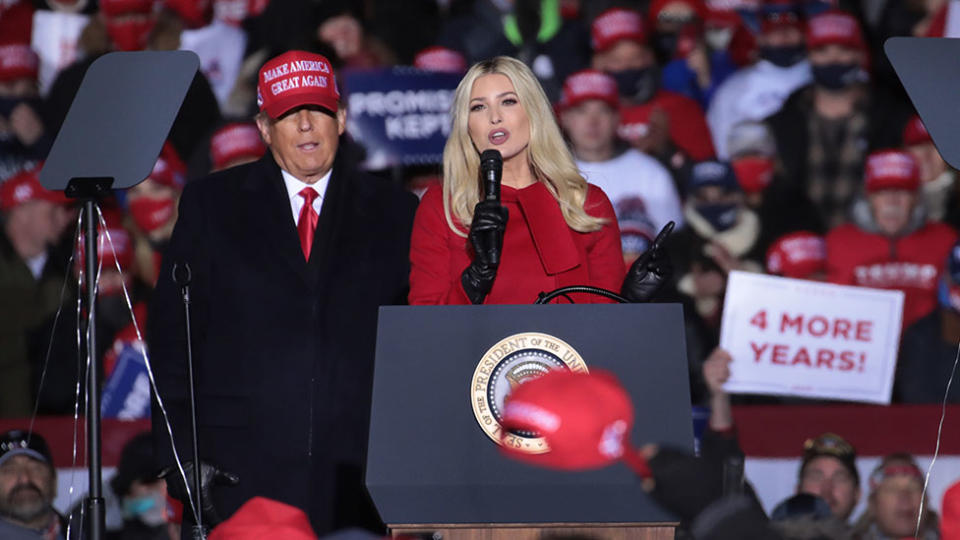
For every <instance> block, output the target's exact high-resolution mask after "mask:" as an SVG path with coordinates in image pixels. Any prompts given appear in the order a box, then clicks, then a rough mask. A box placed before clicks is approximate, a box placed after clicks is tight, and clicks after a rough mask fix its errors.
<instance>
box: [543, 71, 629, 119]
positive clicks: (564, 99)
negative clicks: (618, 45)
mask: <svg viewBox="0 0 960 540" xmlns="http://www.w3.org/2000/svg"><path fill="white" fill-rule="evenodd" d="M590 99H599V100H600V101H603V102H604V103H606V104H607V105H609V106H611V107H613V108H614V109H617V108H619V107H620V95H619V94H618V93H617V81H615V80H614V79H613V77H611V76H610V75H607V74H606V73H604V72H602V71H598V70H596V69H584V70H581V71H578V72H576V73H574V74H572V75H570V76H569V77H567V80H566V81H564V82H563V91H562V93H561V95H560V103H559V104H558V108H559V109H560V110H561V111H562V110H566V109H569V108H570V107H576V106H577V105H579V104H581V103H583V102H584V101H587V100H590Z"/></svg>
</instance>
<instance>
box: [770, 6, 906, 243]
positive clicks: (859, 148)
mask: <svg viewBox="0 0 960 540" xmlns="http://www.w3.org/2000/svg"><path fill="white" fill-rule="evenodd" d="M807 47H808V51H809V58H810V64H811V66H812V73H813V82H812V84H809V85H807V86H805V87H803V88H800V89H799V90H797V91H796V92H794V93H793V94H791V95H790V97H789V98H788V99H787V101H786V103H784V105H783V107H782V108H781V110H780V111H779V112H778V113H777V114H775V115H773V116H771V117H770V118H768V119H767V123H768V125H769V126H770V129H771V130H772V131H773V135H774V138H775V139H776V141H777V148H778V150H779V157H780V161H781V163H782V170H783V172H784V175H783V181H782V182H779V183H778V184H777V185H776V186H774V187H775V189H776V190H778V191H779V193H778V194H777V196H776V197H777V199H778V200H780V201H782V206H789V205H791V204H792V201H794V200H797V199H798V198H799V197H806V198H807V199H808V200H809V201H810V203H812V205H813V207H814V208H815V210H816V212H815V216H816V217H817V218H818V219H819V220H820V222H821V225H820V226H819V227H818V229H820V230H825V229H829V228H831V227H836V226H838V225H840V224H842V223H846V222H847V220H848V219H849V210H850V205H851V203H853V201H854V199H855V198H856V196H857V194H858V191H859V189H860V186H861V182H862V179H863V163H864V160H865V158H866V156H867V153H869V152H870V151H871V150H873V149H877V148H888V147H894V146H898V145H899V144H900V135H901V132H902V129H903V126H904V124H905V123H906V121H907V119H908V117H909V115H910V110H909V106H908V105H907V104H906V103H905V102H903V101H902V100H899V99H896V98H894V97H893V96H890V95H888V94H887V93H886V92H885V91H883V90H882V89H880V88H879V87H876V86H872V85H868V84H867V71H866V69H867V66H868V57H867V54H868V51H867V48H866V46H865V44H864V40H863V36H862V34H861V32H860V27H859V23H858V22H857V20H856V18H854V17H853V16H852V15H850V14H849V13H845V12H841V11H826V12H824V13H821V14H819V15H816V16H814V17H812V18H811V19H810V21H809V24H808V25H807Z"/></svg>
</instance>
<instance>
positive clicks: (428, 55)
mask: <svg viewBox="0 0 960 540" xmlns="http://www.w3.org/2000/svg"><path fill="white" fill-rule="evenodd" d="M413 67H415V68H417V69H422V70H424V71H439V72H441V73H456V74H458V75H459V74H462V73H463V72H464V71H466V70H467V59H466V58H464V56H463V55H462V54H460V53H459V52H457V51H455V50H453V49H448V48H446V47H440V46H433V47H427V48H426V49H424V50H422V51H420V52H418V53H417V55H416V56H415V57H414V58H413Z"/></svg>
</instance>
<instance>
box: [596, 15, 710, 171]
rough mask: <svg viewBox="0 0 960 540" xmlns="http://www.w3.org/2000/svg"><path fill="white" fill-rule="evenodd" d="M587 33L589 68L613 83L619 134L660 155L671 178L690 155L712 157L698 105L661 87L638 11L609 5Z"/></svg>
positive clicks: (701, 157)
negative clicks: (606, 75) (616, 102)
mask: <svg viewBox="0 0 960 540" xmlns="http://www.w3.org/2000/svg"><path fill="white" fill-rule="evenodd" d="M591 37H592V41H591V43H592V46H593V57H592V59H591V64H592V67H593V69H596V70H599V71H603V72H606V73H607V74H609V75H610V76H611V77H613V78H614V80H615V81H616V82H617V90H618V92H619V94H620V103H621V107H620V127H619V129H618V134H619V135H620V137H621V138H622V139H624V140H626V141H627V142H628V143H629V144H630V145H631V146H633V147H634V148H636V149H638V150H640V151H641V152H644V153H646V154H649V155H651V156H653V157H655V158H657V159H659V160H660V161H661V163H663V165H664V166H666V167H667V168H668V169H670V170H671V172H673V173H674V176H675V177H676V176H677V175H678V171H679V170H681V169H682V168H683V167H684V166H685V165H686V164H687V163H688V161H689V160H690V159H693V160H703V159H709V158H712V157H713V155H714V151H713V143H712V142H711V141H710V134H709V130H708V129H707V124H706V121H705V120H704V117H703V109H701V108H700V105H699V104H698V103H697V102H696V101H694V100H693V99H690V98H688V97H686V96H682V95H680V94H677V93H675V92H671V91H669V90H664V89H662V88H661V87H660V70H659V68H658V67H657V62H656V56H655V54H654V51H653V49H652V48H651V47H650V45H649V43H648V37H649V36H648V32H647V30H646V29H645V28H644V22H643V18H642V17H641V16H640V14H639V13H637V12H636V11H633V10H629V9H623V8H612V9H608V10H607V11H604V12H603V13H601V14H600V15H598V16H597V18H596V19H594V21H593V24H592V25H591Z"/></svg>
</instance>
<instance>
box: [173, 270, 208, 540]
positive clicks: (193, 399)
mask: <svg viewBox="0 0 960 540" xmlns="http://www.w3.org/2000/svg"><path fill="white" fill-rule="evenodd" d="M192 279H193V276H192V274H191V273H190V265H189V264H187V263H185V262H184V263H179V262H178V263H175V264H174V265H173V282H174V283H176V284H177V285H179V286H180V295H181V296H182V297H183V316H184V322H185V324H184V329H185V331H186V338H187V382H188V384H189V386H190V418H191V422H190V430H191V435H192V437H193V440H192V443H193V478H192V480H193V482H192V484H193V486H191V489H192V490H193V493H191V495H192V497H191V499H193V501H192V504H193V507H194V508H195V509H196V511H197V512H196V514H197V515H196V520H197V523H196V524H195V525H194V526H193V529H192V531H191V538H193V539H194V540H205V539H206V537H207V530H206V529H205V528H204V526H203V512H202V511H201V509H202V508H203V507H202V506H201V504H200V503H201V497H202V495H201V493H200V487H201V483H200V473H201V469H202V467H201V464H200V437H199V436H198V435H197V393H196V384H195V383H194V372H193V338H192V332H191V329H190V281H191V280H192Z"/></svg>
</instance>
